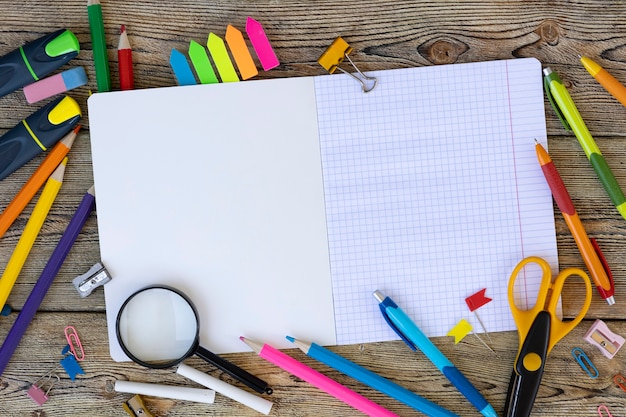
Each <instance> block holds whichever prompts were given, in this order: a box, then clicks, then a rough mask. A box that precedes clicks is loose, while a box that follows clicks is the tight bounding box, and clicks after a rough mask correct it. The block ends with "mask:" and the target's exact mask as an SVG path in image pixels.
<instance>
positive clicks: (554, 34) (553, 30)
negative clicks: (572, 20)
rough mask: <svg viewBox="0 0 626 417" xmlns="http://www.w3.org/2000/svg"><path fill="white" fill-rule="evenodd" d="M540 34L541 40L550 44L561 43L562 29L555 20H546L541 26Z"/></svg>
mask: <svg viewBox="0 0 626 417" xmlns="http://www.w3.org/2000/svg"><path fill="white" fill-rule="evenodd" d="M538 32H539V36H540V37H541V40H542V41H544V42H545V43H547V44H548V45H550V46H555V45H557V44H558V43H559V38H560V34H559V32H560V30H559V25H558V23H557V22H556V21H555V20H545V21H544V22H543V23H542V24H541V25H540V26H539V31H538Z"/></svg>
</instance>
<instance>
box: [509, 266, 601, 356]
mask: <svg viewBox="0 0 626 417" xmlns="http://www.w3.org/2000/svg"><path fill="white" fill-rule="evenodd" d="M530 263H535V264H537V265H539V266H540V267H541V285H540V286H539V292H538V293H537V301H536V302H535V305H534V306H533V307H532V308H530V309H528V310H521V309H520V308H519V307H517V305H516V304H515V299H514V288H515V281H516V280H517V277H518V275H519V273H520V271H521V270H522V269H523V268H524V267H525V266H526V265H528V264H530ZM574 275H577V276H579V277H580V278H581V279H582V280H583V282H584V283H585V290H586V293H585V301H584V302H583V305H582V307H581V309H580V311H579V312H578V314H577V315H576V317H574V319H573V320H571V321H568V322H564V321H563V320H561V319H560V318H559V317H558V316H557V314H556V312H557V306H558V302H559V298H560V297H561V292H562V291H563V286H564V284H565V281H566V280H567V279H568V278H569V277H571V276H574ZM550 290H551V291H552V293H551V294H550V298H549V299H548V295H549V293H550ZM592 294H593V290H592V288H591V281H590V280H589V276H587V274H586V273H585V271H583V270H582V269H578V268H567V269H564V270H563V271H561V272H560V273H559V274H558V275H557V276H556V278H555V280H554V282H552V271H551V269H550V264H548V262H547V261H546V260H545V259H543V258H539V257H537V256H530V257H527V258H524V259H522V260H521V261H520V262H519V263H518V264H517V266H516V267H515V269H513V272H512V274H511V279H510V280H509V304H510V306H511V312H512V314H513V318H514V319H515V322H516V324H517V329H518V332H519V337H520V343H521V342H522V341H523V340H524V339H525V338H526V334H527V333H528V331H529V330H530V327H531V325H532V323H533V321H534V319H535V317H536V316H537V314H539V312H540V311H543V310H545V311H547V312H548V313H549V314H550V316H551V318H552V325H551V326H550V341H549V344H548V352H549V351H550V350H552V348H553V347H554V345H555V344H556V343H557V342H558V341H559V340H561V339H562V338H563V337H564V336H565V335H566V334H568V333H569V332H570V331H572V329H574V327H576V326H577V325H578V324H579V323H580V322H581V320H582V319H583V318H584V317H585V314H587V311H588V310H589V306H591V296H592ZM546 301H547V304H546Z"/></svg>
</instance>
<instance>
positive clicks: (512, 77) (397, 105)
mask: <svg viewBox="0 0 626 417" xmlns="http://www.w3.org/2000/svg"><path fill="white" fill-rule="evenodd" d="M368 75H372V76H376V77H377V78H378V85H377V87H376V88H375V89H374V90H373V91H372V92H370V93H367V94H364V93H362V92H361V90H360V88H359V86H358V84H357V83H356V82H355V81H354V80H353V79H351V78H350V77H348V76H345V75H337V76H332V77H318V78H316V80H315V89H316V96H317V110H318V118H319V131H320V144H321V153H322V164H323V175H324V191H325V198H326V216H327V225H328V240H329V245H330V246H329V247H330V255H331V270H332V277H333V280H332V282H333V297H334V302H335V322H336V326H337V338H338V343H339V344H344V343H362V342H370V341H381V340H388V339H390V338H397V337H396V336H395V334H394V333H393V332H392V331H391V330H390V328H389V326H388V325H387V324H386V323H385V322H384V320H383V319H382V316H381V314H380V311H379V310H378V306H377V303H376V300H375V299H374V298H373V296H372V292H373V291H374V290H376V289H379V290H380V291H381V292H383V293H384V294H386V295H388V296H390V297H391V298H392V299H394V301H396V302H397V303H398V305H399V306H400V307H401V308H403V309H404V310H405V311H406V312H407V314H409V316H411V317H412V318H413V319H414V320H415V321H416V323H417V324H418V325H419V326H420V327H421V328H422V330H423V331H424V332H425V333H426V334H427V335H429V336H442V335H445V334H446V333H447V332H448V331H449V330H450V329H451V328H452V327H453V326H454V325H455V324H456V323H457V322H458V321H459V320H460V319H461V318H466V319H467V320H468V321H470V323H472V324H473V326H474V328H475V330H476V331H479V332H482V329H481V328H480V325H479V323H478V322H477V321H476V319H475V318H474V315H473V313H470V311H469V309H468V307H467V305H466V303H465V298H466V297H467V296H469V295H471V294H473V293H475V292H477V291H479V290H480V289H482V288H487V292H486V295H487V296H488V297H490V298H493V301H492V302H491V303H489V304H487V305H485V306H484V307H482V308H481V309H480V310H479V311H478V313H479V314H480V316H481V319H482V320H483V322H484V323H485V326H486V328H487V330H489V331H490V332H493V331H500V330H511V329H515V326H514V323H513V321H512V317H511V313H510V309H509V305H508V300H507V284H508V280H509V276H510V273H511V271H512V270H513V268H514V266H515V265H516V264H517V263H518V262H519V261H520V260H521V259H522V258H524V257H526V256H530V255H535V256H541V257H543V258H545V259H546V260H548V261H549V262H550V263H551V265H552V266H553V268H554V269H555V270H556V269H557V248H556V234H555V230H554V215H553V206H552V198H551V195H550V190H549V188H548V187H547V185H546V183H545V180H544V178H543V174H542V172H541V169H540V167H539V164H538V162H537V157H536V155H535V142H534V141H535V138H536V139H537V140H538V141H539V142H541V143H542V144H544V146H545V144H546V127H545V116H544V100H543V91H542V83H541V65H540V63H539V62H538V61H537V60H535V59H517V60H508V61H495V62H484V63H473V64H460V65H446V66H438V67H426V68H419V69H400V70H393V71H380V72H372V73H368ZM522 279H523V278H522ZM525 279H526V280H527V281H526V282H525V283H524V284H525V285H524V288H525V290H526V294H523V295H520V298H528V299H530V300H531V301H533V300H534V294H535V292H534V291H536V288H537V284H538V282H539V279H538V277H537V276H527V277H526V278H525Z"/></svg>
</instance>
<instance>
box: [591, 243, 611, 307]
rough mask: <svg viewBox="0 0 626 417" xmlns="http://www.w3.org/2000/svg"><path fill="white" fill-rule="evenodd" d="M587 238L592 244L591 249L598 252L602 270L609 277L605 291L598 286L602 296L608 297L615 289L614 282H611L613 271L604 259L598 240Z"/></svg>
mask: <svg viewBox="0 0 626 417" xmlns="http://www.w3.org/2000/svg"><path fill="white" fill-rule="evenodd" d="M589 240H590V241H591V245H592V246H593V249H594V250H595V251H596V253H597V254H598V258H600V263H601V264H602V268H604V271H605V272H606V276H607V277H608V278H609V283H610V284H611V286H610V288H609V290H608V291H605V290H603V289H601V288H599V289H598V291H600V292H601V293H602V297H605V295H606V296H607V297H610V296H612V295H613V292H614V291H615V283H614V282H613V273H612V272H611V268H609V263H608V262H607V261H606V258H605V257H604V254H603V253H602V251H601V250H600V245H598V242H597V241H596V240H595V239H593V238H592V239H589Z"/></svg>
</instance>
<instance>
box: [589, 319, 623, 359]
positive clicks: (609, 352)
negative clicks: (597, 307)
mask: <svg viewBox="0 0 626 417" xmlns="http://www.w3.org/2000/svg"><path fill="white" fill-rule="evenodd" d="M583 338H584V339H585V340H586V341H587V342H589V343H591V344H592V345H594V346H596V347H597V348H598V349H600V352H602V354H603V355H604V356H606V357H607V358H609V359H612V358H613V356H615V354H616V353H617V351H618V350H619V349H620V348H621V347H622V345H623V344H624V338H623V337H622V336H620V335H618V334H615V333H613V332H612V331H611V330H609V328H608V326H607V325H606V323H604V322H603V321H602V320H596V321H595V322H594V323H593V324H592V325H591V327H590V328H589V330H588V331H587V333H585V336H583Z"/></svg>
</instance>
